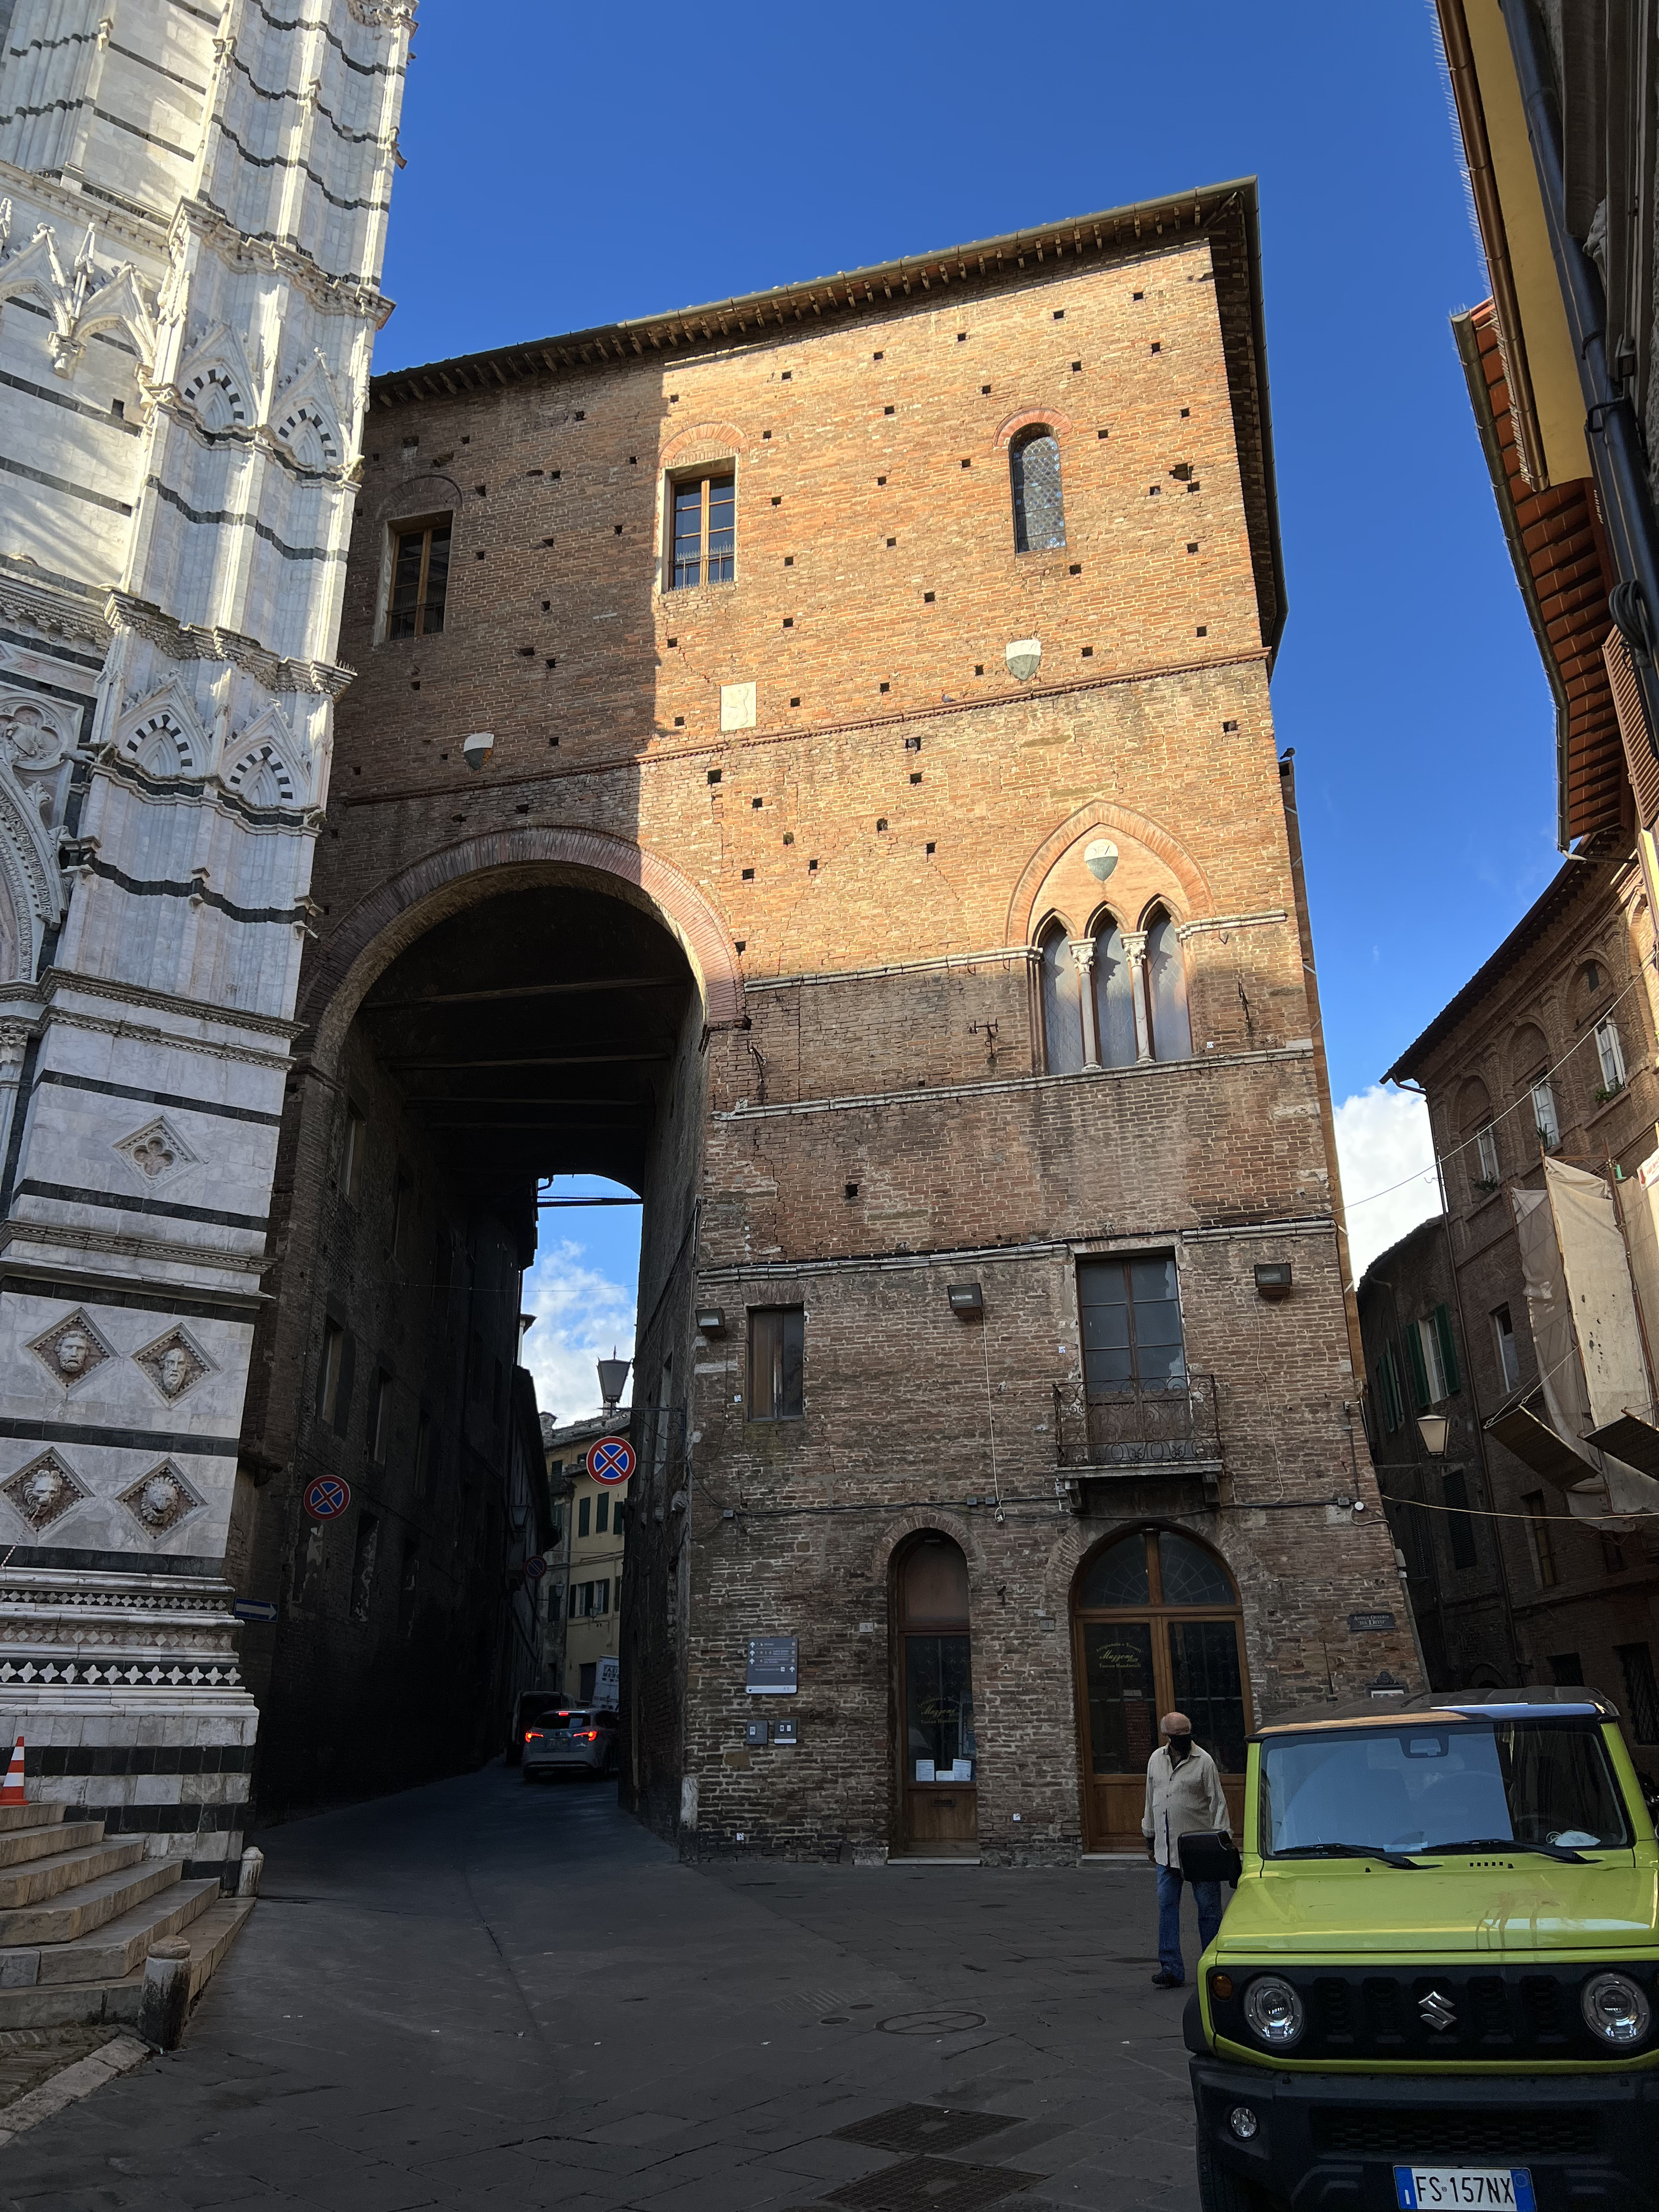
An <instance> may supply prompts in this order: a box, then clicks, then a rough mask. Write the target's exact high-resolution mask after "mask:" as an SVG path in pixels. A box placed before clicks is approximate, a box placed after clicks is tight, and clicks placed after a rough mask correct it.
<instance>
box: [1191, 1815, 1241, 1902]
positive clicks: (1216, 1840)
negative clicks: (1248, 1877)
mask: <svg viewBox="0 0 1659 2212" xmlns="http://www.w3.org/2000/svg"><path fill="white" fill-rule="evenodd" d="M1176 1854H1177V1856H1178V1857H1179V1858H1180V1860H1181V1871H1182V1874H1183V1875H1185V1877H1186V1879H1187V1880H1188V1881H1225V1882H1228V1883H1230V1884H1231V1885H1232V1886H1233V1887H1235V1888H1237V1885H1238V1877H1239V1875H1240V1874H1241V1873H1242V1872H1243V1860H1242V1859H1241V1858H1240V1857H1239V1855H1238V1848H1237V1844H1235V1843H1234V1842H1233V1839H1232V1838H1231V1836H1229V1835H1225V1834H1224V1833H1223V1832H1221V1831H1220V1830H1218V1829H1215V1828H1200V1829H1199V1830H1197V1831H1196V1832H1194V1833H1193V1834H1192V1835H1188V1836H1182V1837H1179V1838H1177V1839H1176Z"/></svg>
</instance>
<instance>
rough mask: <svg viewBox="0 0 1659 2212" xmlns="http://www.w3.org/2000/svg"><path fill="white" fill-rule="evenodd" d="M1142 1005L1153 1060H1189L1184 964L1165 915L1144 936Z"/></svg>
mask: <svg viewBox="0 0 1659 2212" xmlns="http://www.w3.org/2000/svg"><path fill="white" fill-rule="evenodd" d="M1146 1002H1147V1012H1148V1013H1149V1015H1150V1016H1151V1020H1152V1058H1153V1059H1154V1060H1190V1059H1191V1058H1192V1056H1193V1024H1192V1019H1191V1017H1190V1016H1189V1015H1188V1012H1187V963H1186V960H1185V959H1184V957H1182V950H1181V939H1180V938H1179V937H1177V936H1176V926H1175V924H1174V922H1172V921H1170V917H1169V915H1167V914H1161V915H1158V919H1157V920H1156V921H1154V922H1152V924H1151V926H1150V927H1148V929H1147V932H1146Z"/></svg>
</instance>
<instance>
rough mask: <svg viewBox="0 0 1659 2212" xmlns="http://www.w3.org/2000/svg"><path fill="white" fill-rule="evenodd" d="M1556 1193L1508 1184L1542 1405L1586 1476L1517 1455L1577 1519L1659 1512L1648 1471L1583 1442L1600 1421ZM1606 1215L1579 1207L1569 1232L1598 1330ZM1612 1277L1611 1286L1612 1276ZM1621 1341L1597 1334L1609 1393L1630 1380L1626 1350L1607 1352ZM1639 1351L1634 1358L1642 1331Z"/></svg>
mask: <svg viewBox="0 0 1659 2212" xmlns="http://www.w3.org/2000/svg"><path fill="white" fill-rule="evenodd" d="M1546 1166H1547V1169H1548V1170H1553V1169H1554V1168H1555V1166H1556V1163H1555V1162H1554V1161H1553V1160H1552V1161H1548V1162H1547V1163H1546ZM1567 1173H1569V1174H1577V1173H1579V1170H1571V1169H1570V1170H1567ZM1585 1180H1587V1181H1589V1182H1600V1180H1601V1179H1600V1177H1599V1176H1589V1177H1587V1178H1585ZM1601 1188H1602V1191H1603V1194H1604V1195H1607V1203H1608V1204H1609V1206H1610V1204H1611V1198H1610V1194H1607V1185H1606V1184H1605V1183H1603V1184H1602V1185H1601ZM1554 1196H1555V1188H1554V1183H1553V1179H1552V1180H1551V1181H1550V1182H1548V1183H1547V1187H1546V1188H1544V1189H1543V1190H1523V1189H1520V1188H1511V1190H1510V1200H1511V1203H1512V1205H1513V1207H1514V1212H1515V1233H1516V1242H1517V1243H1518V1244H1519V1246H1520V1250H1521V1270H1522V1276H1523V1278H1524V1279H1525V1283H1526V1291H1527V1315H1528V1320H1529V1321H1530V1322H1531V1324H1532V1339H1533V1344H1534V1348H1535V1350H1536V1352H1537V1356H1538V1379H1539V1388H1540V1394H1541V1398H1542V1401H1543V1410H1544V1412H1545V1413H1546V1414H1547V1417H1548V1420H1549V1425H1550V1426H1551V1428H1553V1430H1554V1431H1555V1433H1556V1435H1557V1436H1558V1437H1559V1438H1560V1439H1561V1441H1562V1443H1564V1444H1565V1445H1566V1446H1567V1448H1568V1449H1569V1450H1570V1451H1571V1453H1572V1454H1573V1455H1574V1456H1575V1457H1576V1458H1577V1460H1578V1461H1579V1462H1581V1463H1582V1465H1583V1469H1584V1477H1583V1481H1581V1482H1577V1483H1572V1482H1569V1481H1567V1480H1565V1474H1566V1468H1565V1466H1564V1465H1562V1464H1560V1463H1559V1462H1553V1463H1549V1464H1546V1463H1545V1460H1544V1459H1543V1458H1542V1457H1537V1458H1534V1455H1532V1454H1530V1453H1527V1452H1522V1455H1521V1456H1522V1457H1523V1458H1525V1459H1526V1461H1527V1463H1528V1465H1530V1466H1535V1467H1536V1468H1537V1471H1538V1472H1539V1473H1540V1474H1543V1475H1544V1476H1546V1478H1547V1480H1550V1481H1551V1482H1553V1483H1555V1484H1557V1485H1558V1486H1559V1487H1560V1488H1561V1489H1562V1491H1563V1492H1565V1497H1566V1500H1567V1505H1568V1510H1570V1511H1571V1512H1572V1513H1573V1514H1575V1515H1577V1516H1581V1517H1588V1518H1590V1519H1597V1518H1604V1517H1606V1516H1610V1515H1613V1516H1625V1515H1629V1514H1632V1513H1654V1512H1659V1482H1656V1481H1655V1480H1653V1478H1652V1477H1651V1476H1650V1475H1645V1474H1639V1473H1638V1471H1637V1469H1636V1468H1632V1467H1629V1466H1627V1465H1626V1463H1625V1462H1623V1461H1622V1460H1617V1459H1613V1458H1612V1457H1610V1456H1609V1455H1608V1454H1607V1453H1606V1452H1603V1451H1600V1450H1598V1449H1596V1447H1595V1445H1594V1444H1593V1443H1589V1442H1588V1441H1587V1437H1588V1433H1589V1431H1590V1429H1592V1428H1593V1427H1595V1426H1596V1425H1597V1424H1596V1423H1595V1420H1594V1419H1593V1418H1592V1415H1591V1411H1590V1397H1589V1388H1588V1385H1587V1383H1586V1378H1585V1361H1584V1358H1583V1350H1582V1346H1581V1343H1580V1339H1579V1334H1578V1331H1577V1328H1575V1326H1574V1322H1575V1310H1574V1305H1573V1302H1572V1298H1571V1295H1570V1293H1569V1290H1568V1283H1567V1274H1566V1269H1565V1265H1564V1262H1563V1257H1562V1248H1561V1246H1560V1245H1559V1243H1558V1242H1557V1231H1558V1215H1557V1213H1556V1211H1555V1208H1554V1206H1553V1199H1554ZM1605 1220H1606V1216H1605V1215H1604V1216H1601V1217H1598V1216H1597V1215H1596V1214H1595V1212H1592V1211H1590V1210H1589V1209H1588V1208H1585V1207H1583V1206H1580V1207H1579V1208H1578V1209H1577V1212H1572V1213H1571V1220H1570V1227H1569V1231H1568V1234H1569V1237H1570V1239H1571V1242H1572V1243H1573V1248H1574V1253H1575V1266H1576V1275H1577V1280H1578V1282H1579V1283H1580V1285H1582V1286H1583V1290H1584V1294H1585V1305H1584V1309H1583V1310H1584V1312H1585V1315H1586V1317H1587V1319H1586V1325H1587V1327H1592V1328H1595V1329H1597V1330H1598V1331H1599V1330H1601V1328H1602V1318H1601V1316H1602V1309H1603V1307H1604V1306H1605V1305H1606V1304H1607V1302H1608V1299H1609V1297H1611V1295H1612V1294H1611V1293H1610V1292H1609V1291H1607V1277H1608V1276H1609V1275H1610V1274H1613V1271H1612V1270H1610V1269H1609V1268H1608V1267H1607V1264H1606V1259H1605V1248H1604V1247H1601V1248H1598V1246H1597V1244H1596V1243H1595V1231H1597V1230H1599V1228H1600V1227H1601V1225H1603V1223H1604V1222H1605ZM1618 1234H1619V1231H1618V1227H1617V1224H1616V1223H1614V1224H1613V1235H1614V1236H1615V1237H1616V1236H1618ZM1598 1254H1599V1258H1598ZM1620 1266H1621V1267H1624V1281H1625V1291H1624V1295H1625V1298H1626V1304H1627V1305H1628V1306H1629V1309H1630V1311H1629V1322H1628V1325H1629V1327H1630V1328H1634V1327H1635V1306H1634V1301H1633V1299H1632V1293H1631V1288H1630V1270H1629V1267H1628V1266H1627V1265H1626V1264H1625V1262H1624V1260H1623V1243H1622V1240H1621V1241H1620ZM1613 1280H1614V1282H1615V1283H1616V1274H1614V1275H1613ZM1598 1301H1599V1303H1598ZM1603 1341H1605V1342H1606V1343H1607V1345H1608V1346H1609V1347H1610V1356H1608V1357H1607V1358H1603V1357H1602V1356H1601V1352H1600V1348H1599V1347H1600V1346H1601V1343H1602V1342H1603ZM1620 1341H1621V1339H1620V1332H1619V1329H1618V1328H1616V1327H1614V1328H1608V1329H1607V1332H1606V1335H1605V1338H1604V1339H1603V1338H1600V1337H1598V1355H1597V1373H1598V1380H1599V1381H1600V1383H1601V1387H1602V1388H1603V1389H1605V1390H1607V1391H1609V1392H1611V1391H1612V1390H1613V1389H1615V1388H1616V1387H1617V1386H1616V1384H1615V1383H1614V1382H1613V1380H1612V1378H1613V1377H1614V1376H1617V1375H1619V1374H1620V1373H1621V1372H1622V1373H1623V1374H1624V1375H1625V1376H1626V1378H1627V1377H1628V1374H1629V1367H1628V1357H1627V1354H1626V1355H1624V1357H1625V1365H1624V1367H1623V1368H1622V1369H1621V1368H1620V1366H1619V1364H1618V1361H1617V1358H1616V1357H1615V1356H1612V1351H1611V1348H1612V1347H1616V1346H1618V1345H1619V1344H1620ZM1636 1348H1637V1353H1638V1358H1639V1357H1640V1352H1641V1340H1640V1335H1639V1332H1638V1335H1637V1347H1636ZM1609 1402H1610V1399H1609ZM1624 1410H1625V1408H1624V1407H1622V1406H1616V1407H1614V1410H1613V1414H1612V1415H1611V1416H1610V1417H1609V1418H1610V1419H1618V1418H1619V1417H1620V1415H1621V1414H1622V1413H1623V1412H1624ZM1636 1410H1637V1411H1638V1413H1646V1412H1649V1411H1650V1410H1651V1408H1650V1405H1649V1392H1648V1383H1647V1371H1646V1367H1645V1364H1643V1366H1642V1368H1641V1370H1640V1385H1639V1397H1638V1404H1637V1407H1636ZM1500 1419H1501V1416H1500ZM1499 1441H1500V1442H1502V1443H1510V1439H1509V1437H1506V1436H1500V1437H1499ZM1510 1449H1515V1446H1514V1444H1513V1443H1510Z"/></svg>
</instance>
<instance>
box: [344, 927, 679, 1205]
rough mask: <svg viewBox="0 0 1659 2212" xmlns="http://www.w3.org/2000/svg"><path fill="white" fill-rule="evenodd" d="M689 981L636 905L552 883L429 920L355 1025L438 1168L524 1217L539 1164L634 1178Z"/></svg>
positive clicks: (547, 1170)
mask: <svg viewBox="0 0 1659 2212" xmlns="http://www.w3.org/2000/svg"><path fill="white" fill-rule="evenodd" d="M694 989H695V987H694V984H693V981H692V977H691V973H690V969H689V967H688V966H687V964H686V960H685V956H684V953H683V952H682V951H681V950H680V948H679V946H678V944H677V943H676V942H675V940H674V939H673V938H672V937H671V935H670V933H668V931H667V930H666V929H665V928H664V927H662V925H661V924H660V923H659V922H657V921H654V920H653V919H652V917H651V916H650V915H647V914H645V913H642V912H641V911H640V910H638V909H637V908H635V907H633V906H632V905H629V904H627V903H625V902H623V900H621V899H617V898H612V897H608V896H603V895H600V894H597V893H595V892H594V891H592V890H588V889H586V888H585V887H577V886H574V885H571V884H544V885H539V886H534V887H531V888H526V889H520V890H511V891H505V892H501V893H500V894H498V895H496V896H494V897H489V898H486V899H483V900H482V901H480V902H478V903H477V904H476V905H473V906H470V907H467V908H465V909H464V910H463V911H462V912H460V913H459V914H455V915H450V916H449V918H448V919H447V920H446V921H441V922H439V923H437V924H436V925H435V927H433V928H432V929H430V930H428V932H427V933H426V935H425V936H423V937H422V938H420V939H417V941H416V943H415V944H414V945H410V947H409V949H408V950H407V951H405V952H404V953H403V954H401V955H400V956H399V957H398V959H397V960H395V961H394V962H393V963H392V965H391V966H390V967H389V968H388V969H386V971H385V973H384V974H383V975H381V976H380V979H379V981H378V982H377V983H376V984H375V985H374V988H373V990H372V991H371V992H370V993H369V994H368V996H367V997H366V998H365V1000H363V1003H362V1006H361V1007H360V1008H359V1009H358V1012H357V1021H356V1026H357V1028H358V1029H359V1030H360V1031H361V1032H362V1034H363V1036H365V1037H366V1039H367V1041H368V1044H369V1046H370V1048H371V1049H372V1050H373V1052H374V1057H375V1059H376V1060H378V1061H379V1062H380V1065H381V1066H382V1067H383V1068H384V1069H385V1070H386V1073H387V1074H388V1075H389V1076H390V1077H391V1079H392V1081H393V1083H394V1084H395V1085H397V1087H398V1091H400V1092H401V1094H402V1098H403V1103H404V1107H405V1109H406V1110H407V1112H408V1113H409V1115H410V1117H411V1119H412V1120H413V1121H414V1122H415V1124H416V1127H419V1128H420V1129H421V1131H422V1133H424V1136H425V1138H426V1139H427V1141H428V1144H429V1146H430V1147H431V1149H432V1151H433V1152H434V1153H435V1154H436V1155H437V1156H438V1158H440V1159H441V1160H442V1161H443V1163H444V1164H445V1165H446V1166H447V1169H448V1170H449V1171H450V1173H451V1174H452V1175H453V1176H455V1178H456V1179H457V1181H458V1182H461V1183H463V1184H465V1186H466V1187H467V1188H469V1189H470V1190H471V1191H472V1192H474V1193H476V1194H478V1195H480V1196H484V1195H489V1196H492V1197H495V1198H497V1199H499V1200H501V1202H502V1203H504V1204H505V1205H507V1206H508V1207H509V1208H510V1209H511V1210H512V1211H513V1214H514V1218H520V1219H523V1220H524V1221H525V1223H526V1226H528V1225H529V1224H528V1218H527V1216H526V1213H525V1209H526V1207H527V1206H529V1205H530V1204H531V1203H532V1200H533V1197H534V1191H535V1186H536V1183H537V1182H538V1179H539V1178H541V1177H544V1176H549V1175H553V1174H568V1173H573V1172H577V1171H581V1172H586V1173H592V1174H599V1175H605V1176H611V1177H612V1178H614V1180H616V1181H617V1182H622V1183H625V1184H627V1185H628V1187H629V1188H630V1189H633V1190H641V1189H642V1188H643V1185H644V1181H645V1178H646V1174H647V1158H648V1152H649V1146H650V1139H651V1134H652V1130H653V1124H654V1122H655V1119H656V1115H657V1109H658V1106H659V1103H661V1102H663V1101H665V1098H666V1096H667V1092H668V1088H669V1079H670V1076H671V1070H672V1067H673V1064H674V1060H675V1058H676V1054H677V1052H678V1048H679V1042H680V1036H681V1031H682V1029H683V1026H684V1016H685V1012H686V1009H687V1007H688V1006H689V1004H690V1000H691V998H692V996H693V994H694Z"/></svg>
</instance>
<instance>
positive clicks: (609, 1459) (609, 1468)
mask: <svg viewBox="0 0 1659 2212" xmlns="http://www.w3.org/2000/svg"><path fill="white" fill-rule="evenodd" d="M587 1471H588V1473H589V1474H591V1475H592V1478H593V1480H594V1481H595V1482H606V1483H617V1482H626V1481H627V1480H628V1478H629V1475H630V1474H633V1472H634V1447H633V1445H632V1444H630V1443H629V1441H628V1439H627V1437H600V1438H599V1442H598V1443H592V1444H589V1446H588V1447H587Z"/></svg>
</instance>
